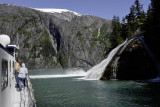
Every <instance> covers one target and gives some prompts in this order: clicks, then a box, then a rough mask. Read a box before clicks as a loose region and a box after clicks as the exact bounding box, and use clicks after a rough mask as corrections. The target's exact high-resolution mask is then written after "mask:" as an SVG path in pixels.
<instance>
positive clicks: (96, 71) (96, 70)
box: [84, 41, 128, 80]
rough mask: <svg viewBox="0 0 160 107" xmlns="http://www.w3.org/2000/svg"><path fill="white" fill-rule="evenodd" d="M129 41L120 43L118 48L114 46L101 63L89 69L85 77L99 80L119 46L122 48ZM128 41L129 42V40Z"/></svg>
mask: <svg viewBox="0 0 160 107" xmlns="http://www.w3.org/2000/svg"><path fill="white" fill-rule="evenodd" d="M126 42H127V41H125V42H124V43H122V44H120V45H119V46H117V47H116V48H114V49H113V50H112V51H111V52H110V53H109V55H108V57H107V58H106V59H104V60H103V61H102V62H101V63H99V64H97V65H95V66H94V67H93V68H91V69H90V70H88V71H87V75H86V76H85V77H84V79H90V80H99V79H100V78H101V76H102V74H103V72H104V70H105V68H106V67H107V65H108V64H109V62H110V61H111V60H112V58H113V56H114V55H115V54H116V53H117V51H118V50H119V48H121V47H122V46H123V45H124V44H126ZM127 43H128V42H127Z"/></svg>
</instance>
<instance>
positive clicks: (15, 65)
mask: <svg viewBox="0 0 160 107" xmlns="http://www.w3.org/2000/svg"><path fill="white" fill-rule="evenodd" d="M20 65H21V61H20V59H17V61H16V62H15V64H14V69H15V77H16V82H17V84H18V74H19V70H20V68H21V66H20ZM17 86H18V85H17Z"/></svg>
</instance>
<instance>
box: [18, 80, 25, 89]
mask: <svg viewBox="0 0 160 107" xmlns="http://www.w3.org/2000/svg"><path fill="white" fill-rule="evenodd" d="M21 81H22V82H23V84H24V86H26V79H25V78H20V77H18V86H19V91H21V90H22V85H21Z"/></svg>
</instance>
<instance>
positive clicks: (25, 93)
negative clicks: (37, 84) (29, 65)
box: [12, 77, 35, 107]
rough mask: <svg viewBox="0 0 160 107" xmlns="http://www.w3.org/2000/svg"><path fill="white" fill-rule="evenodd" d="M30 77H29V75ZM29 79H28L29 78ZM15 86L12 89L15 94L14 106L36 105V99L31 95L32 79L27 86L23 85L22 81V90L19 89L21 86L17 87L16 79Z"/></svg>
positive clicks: (13, 97)
mask: <svg viewBox="0 0 160 107" xmlns="http://www.w3.org/2000/svg"><path fill="white" fill-rule="evenodd" d="M28 78H29V77H28ZM27 81H28V79H27ZM14 84H15V88H13V89H12V93H13V95H14V96H12V99H13V100H12V101H13V104H14V105H13V107H35V105H34V103H35V102H34V101H35V99H32V98H34V97H32V96H31V95H30V85H31V84H30V81H29V83H28V85H27V87H24V86H23V83H22V91H19V88H18V87H16V81H15V80H14Z"/></svg>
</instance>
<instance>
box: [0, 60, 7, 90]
mask: <svg viewBox="0 0 160 107" xmlns="http://www.w3.org/2000/svg"><path fill="white" fill-rule="evenodd" d="M3 64H4V65H3ZM1 66H2V67H1V71H2V74H1V79H2V80H1V81H2V83H1V87H2V89H1V90H4V89H5V88H6V87H7V86H8V60H7V59H3V58H2V61H1ZM3 67H4V68H3ZM3 81H4V83H3Z"/></svg>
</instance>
